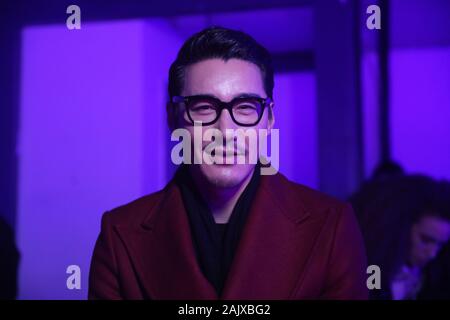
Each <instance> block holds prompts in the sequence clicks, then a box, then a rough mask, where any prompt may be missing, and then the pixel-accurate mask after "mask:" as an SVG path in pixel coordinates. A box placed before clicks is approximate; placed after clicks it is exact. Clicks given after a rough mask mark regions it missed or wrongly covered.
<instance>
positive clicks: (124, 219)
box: [102, 183, 170, 227]
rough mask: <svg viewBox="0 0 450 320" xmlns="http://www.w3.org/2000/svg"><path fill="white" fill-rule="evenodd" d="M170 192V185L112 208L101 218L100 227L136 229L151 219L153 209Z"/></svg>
mask: <svg viewBox="0 0 450 320" xmlns="http://www.w3.org/2000/svg"><path fill="white" fill-rule="evenodd" d="M169 192H170V183H169V184H168V185H167V186H166V187H165V188H164V189H161V190H159V191H157V192H153V193H150V194H147V195H145V196H142V197H140V198H137V199H135V200H133V201H131V202H129V203H126V204H124V205H121V206H119V207H116V208H113V209H111V210H109V211H107V212H105V213H104V214H103V216H102V225H104V224H110V225H114V226H124V227H137V226H139V225H141V224H142V223H143V222H144V221H145V220H146V219H148V218H149V217H151V215H152V213H154V212H155V210H154V209H155V208H157V207H158V206H159V204H160V203H161V201H162V200H163V199H164V198H166V197H167V195H168V193H169Z"/></svg>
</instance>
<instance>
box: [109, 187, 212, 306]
mask: <svg viewBox="0 0 450 320" xmlns="http://www.w3.org/2000/svg"><path fill="white" fill-rule="evenodd" d="M153 210H155V212H153V213H152V214H151V215H150V218H149V219H147V220H146V221H144V223H143V225H142V227H141V228H140V229H139V230H130V229H119V230H118V231H119V234H120V235H121V237H122V239H123V242H124V243H125V246H126V247H127V249H128V251H129V255H130V258H131V260H132V263H133V265H134V267H135V269H136V273H137V277H138V280H139V281H140V283H141V285H142V287H143V289H144V291H145V293H146V294H147V297H146V298H150V299H175V300H177V299H180V300H184V299H193V300H203V299H217V294H216V292H215V290H214V287H213V286H212V285H211V284H210V283H209V282H208V280H207V279H206V278H205V277H204V276H203V273H202V272H201V269H200V267H199V265H198V263H197V259H196V256H195V249H194V247H193V243H192V237H191V232H190V226H189V221H188V219H187V215H186V212H185V209H184V206H183V203H182V199H181V195H180V192H179V190H178V188H177V187H176V185H175V183H174V182H170V183H169V185H168V186H167V188H166V190H165V195H164V197H163V199H162V201H161V202H160V204H159V205H158V206H157V207H156V208H154V209H153Z"/></svg>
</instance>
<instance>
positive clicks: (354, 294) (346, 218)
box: [322, 204, 368, 300]
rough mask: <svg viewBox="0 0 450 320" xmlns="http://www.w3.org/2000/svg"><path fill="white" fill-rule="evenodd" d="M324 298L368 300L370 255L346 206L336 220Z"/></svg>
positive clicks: (350, 210) (350, 211)
mask: <svg viewBox="0 0 450 320" xmlns="http://www.w3.org/2000/svg"><path fill="white" fill-rule="evenodd" d="M332 248H333V249H332V252H331V256H330V261H329V262H330V264H329V266H328V273H327V281H326V286H325V290H324V291H323V293H322V298H323V299H336V300H366V299H368V289H367V284H366V280H367V279H366V278H367V274H366V268H367V258H366V252H365V248H364V241H363V238H362V236H361V232H360V230H359V226H358V223H357V221H356V218H355V215H354V213H353V209H352V207H351V206H350V205H348V204H347V205H345V206H344V208H343V209H342V210H341V212H340V215H339V218H338V221H337V223H336V228H335V234H334V241H333V246H332Z"/></svg>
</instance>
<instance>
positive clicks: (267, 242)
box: [222, 175, 322, 300]
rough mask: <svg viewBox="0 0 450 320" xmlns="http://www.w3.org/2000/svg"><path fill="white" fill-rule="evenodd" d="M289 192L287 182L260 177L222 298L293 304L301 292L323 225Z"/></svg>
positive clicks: (278, 178) (277, 177)
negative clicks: (319, 229)
mask: <svg viewBox="0 0 450 320" xmlns="http://www.w3.org/2000/svg"><path fill="white" fill-rule="evenodd" d="M290 192H292V190H290V189H289V188H288V185H287V180H285V178H284V177H282V176H280V175H276V176H262V177H261V185H260V188H259V189H258V192H257V194H256V196H255V201H254V203H253V206H252V208H251V211H250V213H249V217H248V219H249V220H248V221H247V223H246V225H245V227H244V230H243V234H242V235H241V240H240V243H239V246H238V249H237V252H236V254H235V258H234V261H233V263H232V266H231V269H230V274H229V275H228V279H227V282H226V285H225V289H224V294H223V296H222V298H223V299H244V300H245V299H250V300H251V299H289V298H292V297H293V296H294V294H295V293H296V292H297V291H298V289H299V287H300V285H301V282H302V280H303V276H304V275H305V272H304V271H305V269H306V268H307V261H308V258H309V256H310V254H311V252H312V249H313V247H314V244H315V240H316V236H317V235H318V232H317V230H318V228H320V227H321V225H322V223H321V222H320V221H318V220H319V219H316V218H315V217H313V216H311V215H310V214H309V212H308V211H307V210H306V209H305V207H304V206H303V205H302V201H301V199H299V198H298V194H297V193H295V194H292V195H290V194H289V193H290ZM294 195H295V196H294Z"/></svg>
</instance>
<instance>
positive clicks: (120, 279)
mask: <svg viewBox="0 0 450 320" xmlns="http://www.w3.org/2000/svg"><path fill="white" fill-rule="evenodd" d="M273 87H274V80H273V69H272V64H271V58H270V55H269V53H268V52H267V50H266V49H265V48H264V47H262V46H261V45H260V44H258V43H257V42H256V41H255V40H254V39H253V38H251V37H250V36H249V35H247V34H245V33H243V32H240V31H235V30H230V29H225V28H220V27H211V28H207V29H205V30H203V31H201V32H199V33H197V34H194V35H193V36H192V37H191V38H189V39H188V40H187V41H186V42H185V43H184V45H183V46H182V48H181V49H180V51H179V53H178V56H177V58H176V60H175V61H174V62H173V64H172V66H171V68H170V70H169V98H170V101H169V103H168V104H167V115H168V123H169V126H170V129H171V130H176V129H180V128H182V129H185V130H186V131H187V132H189V133H191V134H194V135H195V126H194V125H195V123H196V122H201V123H202V124H203V126H202V128H201V130H203V131H204V130H206V129H209V128H214V129H217V130H219V131H220V132H225V131H226V130H228V129H234V130H237V129H245V130H250V129H256V130H260V129H265V130H268V131H269V132H270V131H271V129H272V128H273V125H274V122H275V113H274V110H273V106H274V102H273V100H272V94H273ZM279 112H283V110H282V109H281V108H280V110H279ZM149 121H150V119H149ZM260 142H261V141H260V140H259V141H258V143H260ZM233 145H234V143H233ZM205 148H206V145H205V144H204V143H203V144H201V145H200V146H197V147H196V146H195V145H194V146H193V154H194V153H195V154H197V153H202V152H203V151H204V150H205ZM226 148H228V146H222V145H219V151H217V149H216V153H218V154H215V156H216V155H218V156H219V159H220V158H221V157H223V158H227V157H228V156H229V155H228V154H225V153H226V152H225V151H226ZM231 151H232V152H231V153H232V155H234V156H235V155H236V154H237V153H241V154H243V155H245V156H247V155H248V153H249V152H250V151H251V150H249V148H248V146H247V145H241V146H234V148H233V149H232V150H231ZM261 170H262V167H261V164H260V163H255V164H252V163H247V162H245V163H243V164H236V163H233V164H228V163H226V162H225V161H224V162H222V163H220V162H214V163H212V164H207V163H205V162H203V163H200V164H183V165H181V166H180V168H179V169H178V171H177V172H176V174H175V177H174V178H173V179H172V180H171V181H170V182H169V183H168V184H167V186H166V187H165V188H164V189H163V190H161V191H159V192H156V193H153V194H150V195H147V196H144V197H142V198H140V199H138V200H136V201H133V202H131V203H129V204H126V205H124V206H122V207H119V208H116V209H114V210H112V211H111V212H108V213H106V214H104V215H103V218H102V227H101V232H100V235H99V238H98V240H97V243H96V246H95V250H94V253H93V257H92V263H91V271H90V279H89V298H90V299H366V298H367V295H368V292H367V288H366V273H365V271H366V261H365V259H366V258H365V252H364V247H363V240H362V237H361V234H360V231H359V229H358V225H357V222H356V219H355V217H354V214H353V211H352V208H351V207H350V206H349V205H348V204H346V203H344V202H341V201H339V200H337V199H334V198H332V197H330V196H327V195H324V194H322V193H319V192H318V191H314V190H312V189H310V188H307V187H305V186H302V185H299V184H296V183H294V182H291V181H289V180H288V179H287V178H285V177H284V176H283V175H282V174H281V173H277V174H275V175H262V174H261V172H262V171H261Z"/></svg>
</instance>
